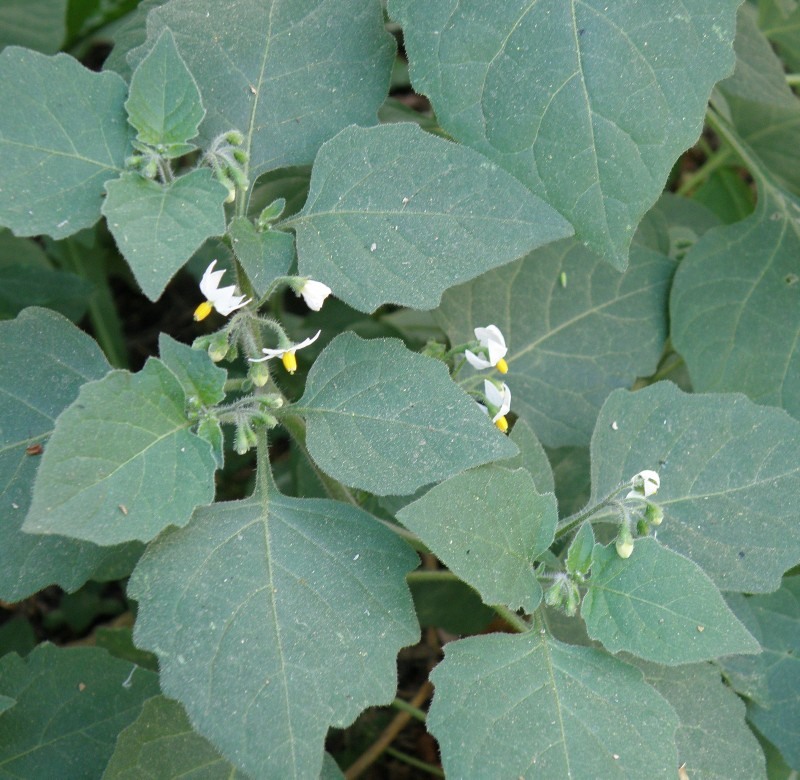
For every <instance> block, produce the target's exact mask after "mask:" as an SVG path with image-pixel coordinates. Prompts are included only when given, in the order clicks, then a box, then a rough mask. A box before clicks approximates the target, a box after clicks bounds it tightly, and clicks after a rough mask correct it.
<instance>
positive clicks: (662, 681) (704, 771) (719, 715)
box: [636, 661, 766, 780]
mask: <svg viewBox="0 0 800 780" xmlns="http://www.w3.org/2000/svg"><path fill="white" fill-rule="evenodd" d="M636 666H638V667H639V668H640V669H641V670H642V672H644V678H645V680H647V682H648V683H650V685H652V686H653V687H654V688H655V689H656V690H657V691H658V692H659V693H660V694H661V695H662V696H663V697H664V698H665V699H666V700H667V701H668V702H669V703H670V704H671V705H672V707H673V708H674V710H675V712H676V713H677V715H678V718H679V719H680V726H679V727H678V731H677V733H676V734H675V741H676V743H677V745H678V763H679V764H682V765H683V766H684V767H685V771H686V774H687V775H688V776H689V777H690V778H691V780H731V778H742V779H743V780H745V778H746V780H758V779H759V778H766V770H765V766H764V753H763V752H762V751H761V747H760V746H759V744H758V740H757V739H756V738H755V736H754V735H753V732H752V731H751V730H750V729H749V728H748V726H747V724H746V723H745V717H744V716H745V706H744V703H743V702H742V700H741V699H739V697H738V696H736V694H735V693H733V691H731V689H730V688H728V686H726V685H724V684H723V682H722V680H721V679H720V676H719V670H718V669H715V668H714V667H713V666H711V665H710V664H690V665H688V666H681V667H680V668H670V667H667V666H657V665H655V664H650V663H645V662H642V661H640V662H637V663H636Z"/></svg>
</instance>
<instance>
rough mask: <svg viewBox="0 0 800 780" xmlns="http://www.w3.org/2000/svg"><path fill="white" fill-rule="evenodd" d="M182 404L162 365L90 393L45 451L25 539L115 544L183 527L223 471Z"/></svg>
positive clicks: (109, 380)
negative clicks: (37, 535) (55, 538)
mask: <svg viewBox="0 0 800 780" xmlns="http://www.w3.org/2000/svg"><path fill="white" fill-rule="evenodd" d="M185 405H186V395H185V393H184V390H183V387H182V386H181V384H180V382H179V381H178V379H177V378H176V376H175V375H174V374H173V373H172V372H171V371H170V370H169V368H167V367H166V365H164V363H162V362H161V361H160V360H158V359H156V358H150V359H149V360H148V361H147V363H146V364H145V367H144V369H142V371H140V372H139V373H138V374H131V373H129V372H127V371H112V372H111V373H110V374H108V375H107V376H106V377H105V378H103V379H101V380H100V381H98V382H90V383H88V384H86V385H84V386H83V387H82V388H81V392H80V395H79V396H78V399H77V400H76V401H75V402H74V403H73V404H72V405H71V406H70V407H68V408H67V409H66V411H64V412H63V413H62V414H61V415H60V417H59V418H58V420H57V422H56V429H55V432H54V433H53V436H52V438H51V439H50V441H49V442H48V444H47V447H46V448H45V451H44V455H43V456H42V463H41V466H40V467H39V473H38V475H37V479H36V484H35V485H34V488H33V501H32V502H31V508H30V510H29V512H28V516H27V518H26V519H25V524H24V530H25V531H27V532H29V533H43V534H63V535H64V536H69V537H71V538H74V539H83V540H86V541H90V542H94V543H95V544H100V545H112V544H118V543H120V542H126V541H130V540H133V539H139V540H141V541H149V540H150V539H152V538H153V537H155V536H157V535H158V534H159V533H160V532H161V531H162V530H163V529H164V528H166V527H167V526H170V525H177V526H182V525H185V524H186V523H187V522H188V520H189V517H190V516H191V514H192V511H193V510H194V508H195V507H196V506H197V505H198V504H206V503H208V502H209V501H211V500H212V499H213V497H214V470H215V467H216V464H215V461H214V457H213V455H212V454H211V447H210V446H209V444H208V443H207V442H205V441H203V440H202V439H199V438H198V437H197V436H195V435H193V434H192V433H190V432H189V428H190V426H191V425H192V423H191V421H190V420H188V419H187V417H186V411H185Z"/></svg>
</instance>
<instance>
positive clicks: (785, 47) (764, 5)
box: [758, 0, 800, 71]
mask: <svg viewBox="0 0 800 780" xmlns="http://www.w3.org/2000/svg"><path fill="white" fill-rule="evenodd" d="M758 24H759V27H761V30H762V32H763V33H764V35H766V36H767V37H768V38H769V40H770V41H771V42H772V43H774V44H775V46H776V47H777V49H778V51H779V52H780V55H781V59H783V61H784V62H785V63H786V65H787V68H788V69H789V70H790V71H797V69H798V68H800V6H798V5H797V3H796V2H793V0H789V1H788V2H787V0H758Z"/></svg>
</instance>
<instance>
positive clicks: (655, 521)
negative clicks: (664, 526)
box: [644, 501, 664, 525]
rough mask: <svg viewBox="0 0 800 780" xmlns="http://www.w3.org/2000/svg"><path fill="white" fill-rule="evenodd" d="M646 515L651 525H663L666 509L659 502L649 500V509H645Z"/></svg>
mask: <svg viewBox="0 0 800 780" xmlns="http://www.w3.org/2000/svg"><path fill="white" fill-rule="evenodd" d="M644 517H645V520H647V522H648V523H650V525H661V522H662V521H663V520H664V510H663V509H661V507H660V506H659V505H658V504H651V503H650V502H649V501H648V502H647V509H645V510H644Z"/></svg>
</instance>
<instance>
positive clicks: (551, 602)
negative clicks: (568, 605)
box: [544, 580, 563, 607]
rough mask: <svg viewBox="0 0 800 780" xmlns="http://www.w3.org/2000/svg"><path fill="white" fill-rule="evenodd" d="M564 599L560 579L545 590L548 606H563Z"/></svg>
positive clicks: (545, 599) (545, 600)
mask: <svg viewBox="0 0 800 780" xmlns="http://www.w3.org/2000/svg"><path fill="white" fill-rule="evenodd" d="M562 599H563V594H562V588H561V581H560V580H559V581H558V582H555V583H554V584H553V585H551V586H550V587H549V588H548V589H547V590H546V591H545V592H544V603H545V604H547V606H548V607H558V606H561V601H562Z"/></svg>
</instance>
